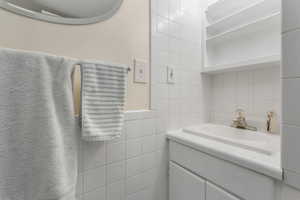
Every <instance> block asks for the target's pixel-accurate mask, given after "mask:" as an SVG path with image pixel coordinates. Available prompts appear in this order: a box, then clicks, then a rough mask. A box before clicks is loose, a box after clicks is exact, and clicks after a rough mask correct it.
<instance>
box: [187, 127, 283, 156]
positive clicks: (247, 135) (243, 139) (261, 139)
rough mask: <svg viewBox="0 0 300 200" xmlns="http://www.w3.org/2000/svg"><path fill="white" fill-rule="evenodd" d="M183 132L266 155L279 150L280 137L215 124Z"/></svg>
mask: <svg viewBox="0 0 300 200" xmlns="http://www.w3.org/2000/svg"><path fill="white" fill-rule="evenodd" d="M183 131H184V132H187V133H191V134H194V135H197V136H200V137H203V138H206V139H212V140H215V141H218V142H222V143H225V144H229V145H234V146H237V147H240V148H244V149H247V150H251V151H255V152H258V153H263V154H266V155H272V154H274V153H277V152H279V148H280V137H279V136H278V135H271V134H266V133H262V132H258V131H249V130H243V129H236V128H232V127H229V126H223V125H216V124H202V125H199V126H192V127H188V128H184V129H183Z"/></svg>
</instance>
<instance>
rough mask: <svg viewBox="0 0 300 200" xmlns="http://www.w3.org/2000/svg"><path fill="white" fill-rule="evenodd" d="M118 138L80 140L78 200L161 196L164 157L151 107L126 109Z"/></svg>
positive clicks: (163, 192) (161, 199)
mask: <svg viewBox="0 0 300 200" xmlns="http://www.w3.org/2000/svg"><path fill="white" fill-rule="evenodd" d="M125 116H126V123H125V130H124V133H123V134H122V137H121V138H118V139H116V140H112V141H109V142H85V141H82V140H81V142H80V150H79V154H80V155H79V177H78V185H77V196H78V200H141V199H145V200H146V199H147V200H165V199H167V197H166V195H167V194H166V191H167V188H166V187H167V184H166V181H167V173H166V170H167V165H166V163H167V161H166V160H167V157H166V151H165V148H166V143H165V141H166V140H165V136H164V135H163V134H157V131H156V128H155V118H154V117H155V115H154V112H152V111H130V112H126V114H125Z"/></svg>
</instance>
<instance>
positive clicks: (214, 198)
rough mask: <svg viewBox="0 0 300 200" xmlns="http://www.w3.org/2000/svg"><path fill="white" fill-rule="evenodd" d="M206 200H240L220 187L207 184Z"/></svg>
mask: <svg viewBox="0 0 300 200" xmlns="http://www.w3.org/2000/svg"><path fill="white" fill-rule="evenodd" d="M206 200H240V199H238V198H237V197H235V196H233V195H231V194H229V193H228V192H226V191H225V190H223V189H221V188H219V187H218V186H216V185H214V184H212V183H209V182H207V183H206Z"/></svg>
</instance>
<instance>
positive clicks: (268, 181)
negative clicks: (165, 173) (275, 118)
mask: <svg viewBox="0 0 300 200" xmlns="http://www.w3.org/2000/svg"><path fill="white" fill-rule="evenodd" d="M218 133H219V134H218ZM168 138H169V151H170V162H169V175H170V176H169V177H170V200H182V199H185V200H274V199H276V192H277V182H278V181H280V180H282V170H281V166H280V139H279V136H276V135H267V134H265V133H260V132H254V131H246V130H239V129H234V128H231V127H226V126H222V125H214V124H204V125H200V126H194V127H190V128H187V129H182V130H179V131H174V132H170V133H169V134H168Z"/></svg>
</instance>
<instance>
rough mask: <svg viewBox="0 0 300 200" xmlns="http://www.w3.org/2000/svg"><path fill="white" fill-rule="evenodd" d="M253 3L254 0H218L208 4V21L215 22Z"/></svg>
mask: <svg viewBox="0 0 300 200" xmlns="http://www.w3.org/2000/svg"><path fill="white" fill-rule="evenodd" d="M252 3H253V0H217V1H215V2H214V3H212V4H210V5H208V7H207V9H206V11H205V13H206V16H207V19H208V21H209V22H214V21H217V20H219V19H221V18H223V17H225V16H228V15H230V13H233V12H236V11H237V10H241V9H242V8H244V7H245V6H247V5H249V4H252Z"/></svg>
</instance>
